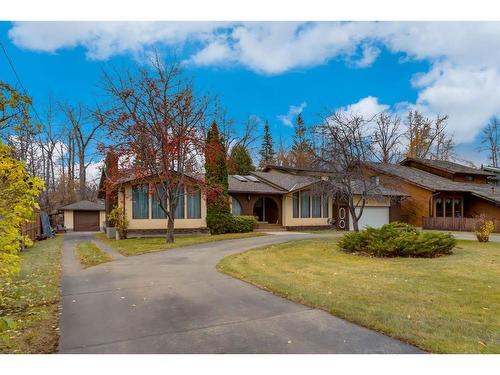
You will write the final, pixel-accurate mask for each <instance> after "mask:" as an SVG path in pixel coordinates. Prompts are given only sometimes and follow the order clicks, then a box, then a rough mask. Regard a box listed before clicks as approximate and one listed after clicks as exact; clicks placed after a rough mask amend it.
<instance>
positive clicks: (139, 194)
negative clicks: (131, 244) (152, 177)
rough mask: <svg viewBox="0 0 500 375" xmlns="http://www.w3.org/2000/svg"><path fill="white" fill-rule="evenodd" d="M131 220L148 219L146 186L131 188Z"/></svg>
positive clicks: (147, 190)
mask: <svg viewBox="0 0 500 375" xmlns="http://www.w3.org/2000/svg"><path fill="white" fill-rule="evenodd" d="M132 218H133V219H149V187H148V185H135V186H134V187H132Z"/></svg>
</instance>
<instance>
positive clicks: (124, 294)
mask: <svg viewBox="0 0 500 375" xmlns="http://www.w3.org/2000/svg"><path fill="white" fill-rule="evenodd" d="M317 236H318V235H308V234H289V235H280V236H277V235H268V236H264V237H255V238H248V239H241V240H230V241H220V242H212V243H208V244H200V245H196V246H190V247H184V248H179V249H175V250H168V251H164V252H157V253H150V254H144V255H140V256H136V257H123V256H121V255H120V254H118V253H116V252H114V251H113V250H112V249H110V248H107V247H105V248H104V247H102V244H101V243H100V244H99V245H100V246H101V248H103V249H104V250H106V251H108V252H110V253H112V255H113V256H114V257H115V259H114V260H113V261H112V262H109V263H105V264H102V265H99V266H96V267H91V268H88V269H86V270H82V269H81V267H80V266H79V263H78V261H77V259H76V257H75V255H74V246H75V244H76V243H77V242H78V241H82V240H92V239H93V238H94V234H93V233H68V234H66V235H65V237H64V242H63V277H62V315H61V319H60V334H61V337H60V343H59V350H60V352H62V353H419V352H420V350H418V349H417V348H415V347H413V346H410V345H407V344H405V343H402V342H400V341H398V340H395V339H392V338H389V337H387V336H384V335H382V334H379V333H376V332H374V331H371V330H369V329H366V328H363V327H360V326H357V325H355V324H352V323H349V322H347V321H345V320H342V319H339V318H336V317H334V316H332V315H330V314H328V313H326V312H324V311H321V310H316V309H311V308H309V307H306V306H303V305H300V304H297V303H294V302H290V301H288V300H286V299H283V298H281V297H277V296H275V295H273V294H271V293H268V292H266V291H264V290H261V289H259V288H256V287H254V286H252V285H250V284H247V283H244V282H242V281H240V280H237V279H234V278H231V277H229V276H226V275H223V274H221V273H219V272H217V270H216V268H215V266H216V264H217V262H218V261H219V260H220V259H221V258H223V257H224V256H226V255H229V254H233V253H236V252H241V251H244V250H247V249H250V248H255V247H259V246H263V245H268V244H273V243H278V242H285V241H291V240H299V239H305V238H311V237H317Z"/></svg>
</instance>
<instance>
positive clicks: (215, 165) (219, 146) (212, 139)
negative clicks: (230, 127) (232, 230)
mask: <svg viewBox="0 0 500 375" xmlns="http://www.w3.org/2000/svg"><path fill="white" fill-rule="evenodd" d="M226 159H227V153H226V147H225V145H224V139H223V137H221V135H220V133H219V128H218V127H217V123H215V122H213V123H212V126H211V127H210V129H209V130H208V132H207V137H206V142H205V183H206V184H207V186H208V187H209V189H210V192H209V193H208V194H207V225H208V227H209V228H210V231H211V232H212V233H213V234H218V233H223V232H224V225H225V224H226V223H228V222H229V220H230V219H231V213H230V211H229V194H228V188H229V182H228V172H227V164H226Z"/></svg>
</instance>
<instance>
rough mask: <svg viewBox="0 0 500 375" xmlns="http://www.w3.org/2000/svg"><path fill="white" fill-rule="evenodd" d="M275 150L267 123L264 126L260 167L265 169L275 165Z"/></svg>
mask: <svg viewBox="0 0 500 375" xmlns="http://www.w3.org/2000/svg"><path fill="white" fill-rule="evenodd" d="M274 155H275V152H274V148H273V138H272V137H271V132H270V130H269V123H268V122H267V121H266V123H265V124H264V136H263V137H262V146H261V148H260V163H259V166H260V167H261V168H264V167H265V166H266V165H268V164H273V163H274Z"/></svg>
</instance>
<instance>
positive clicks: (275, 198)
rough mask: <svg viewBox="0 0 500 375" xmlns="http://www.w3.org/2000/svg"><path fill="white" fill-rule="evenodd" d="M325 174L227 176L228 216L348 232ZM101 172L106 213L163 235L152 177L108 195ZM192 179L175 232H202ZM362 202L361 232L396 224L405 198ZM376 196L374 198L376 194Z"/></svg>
mask: <svg viewBox="0 0 500 375" xmlns="http://www.w3.org/2000/svg"><path fill="white" fill-rule="evenodd" d="M326 174H327V172H326V171H319V170H300V169H293V168H286V169H284V168H283V167H275V166H268V167H267V168H265V169H264V170H263V171H259V172H252V173H251V174H249V175H248V176H239V175H230V176H229V181H228V182H229V195H230V197H231V202H230V204H231V211H232V213H233V214H234V215H252V216H255V217H256V218H257V220H258V222H259V225H260V226H264V227H266V228H268V229H273V230H278V229H287V230H298V229H319V228H329V227H331V223H332V219H333V220H334V222H335V225H336V227H337V228H338V229H343V230H348V229H352V220H351V218H350V215H349V211H348V209H347V206H346V205H345V204H343V203H342V202H341V200H339V199H334V197H333V196H331V195H328V194H326V192H327V191H328V189H324V184H326V183H327V182H326V181H325V178H324V177H325V175H326ZM104 180H105V171H103V174H102V177H101V183H100V187H101V189H100V197H101V198H104V199H105V206H106V212H109V211H110V210H111V207H113V206H116V205H118V206H120V207H125V212H126V215H127V217H128V221H129V230H130V231H132V232H140V233H147V232H162V231H165V230H166V228H167V219H166V218H165V214H164V212H163V211H162V210H161V208H160V207H159V204H158V202H157V201H156V197H155V195H154V194H152V191H153V186H154V185H153V184H154V178H152V179H151V181H150V182H149V183H147V184H145V183H144V181H143V180H139V179H137V178H134V177H133V176H130V177H124V178H121V179H120V180H119V181H118V183H117V184H116V189H115V191H114V192H113V194H108V195H106V193H105V192H104V190H105V189H104ZM200 185H202V183H201V181H200V180H199V179H197V178H196V177H194V176H192V177H188V178H187V180H186V183H185V186H184V194H182V195H181V197H180V204H179V205H178V209H177V212H176V214H175V217H176V219H175V221H174V230H175V231H176V232H205V231H207V223H206V197H205V194H204V193H203V191H202V189H200V188H199V187H198V186H200ZM373 191H374V194H373V197H370V198H369V199H368V200H367V203H366V207H365V209H364V212H363V215H362V218H361V222H360V223H359V224H360V227H364V226H367V225H370V226H381V225H383V224H385V223H388V222H389V221H394V220H398V219H399V206H400V200H401V198H402V197H404V195H405V194H404V193H401V192H400V191H398V190H396V189H389V188H387V187H384V186H382V185H380V186H376V187H375V188H374V189H373ZM375 192H376V194H375Z"/></svg>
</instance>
